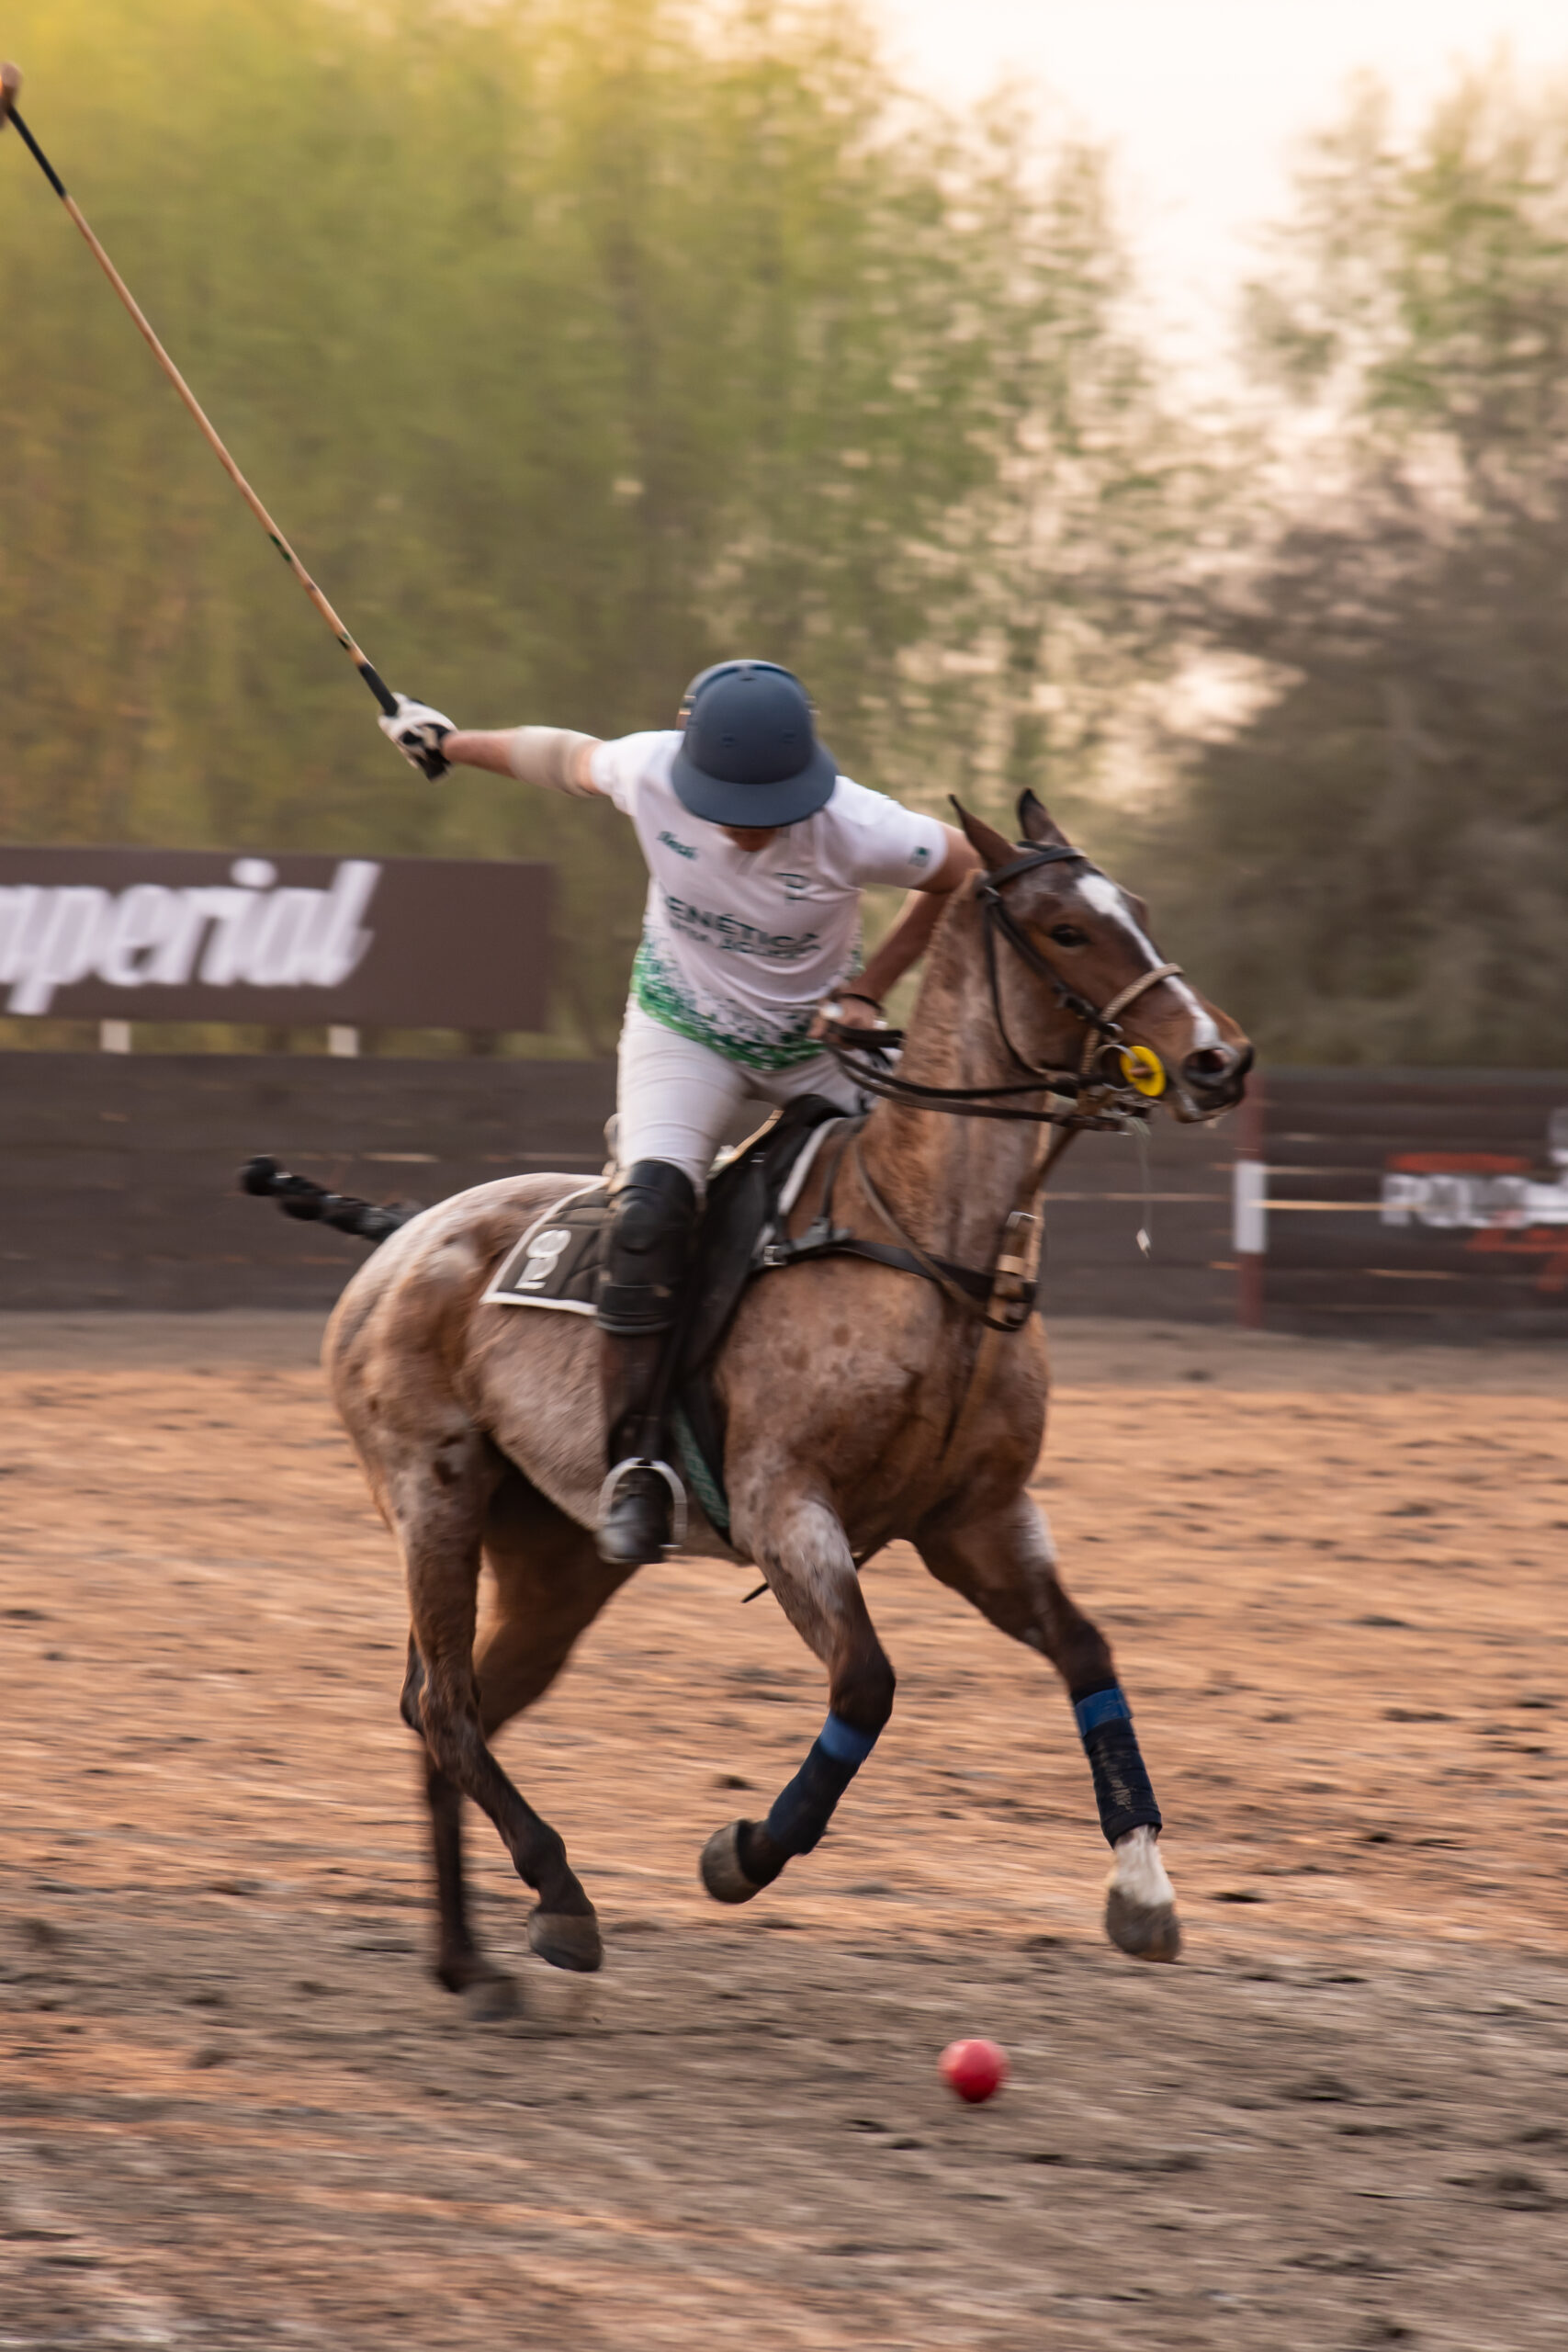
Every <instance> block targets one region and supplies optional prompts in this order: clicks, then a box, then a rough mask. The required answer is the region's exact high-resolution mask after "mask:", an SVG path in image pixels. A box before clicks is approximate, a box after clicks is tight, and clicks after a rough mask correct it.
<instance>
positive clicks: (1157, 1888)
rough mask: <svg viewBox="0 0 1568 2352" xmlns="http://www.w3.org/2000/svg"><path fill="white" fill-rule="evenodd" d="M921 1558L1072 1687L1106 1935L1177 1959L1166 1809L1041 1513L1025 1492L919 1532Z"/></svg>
mask: <svg viewBox="0 0 1568 2352" xmlns="http://www.w3.org/2000/svg"><path fill="white" fill-rule="evenodd" d="M919 1552H920V1556H921V1558H922V1559H923V1560H924V1561H925V1564H926V1566H928V1567H929V1568H930V1569H931V1574H932V1575H933V1576H936V1577H940V1578H941V1579H942V1583H943V1584H947V1585H952V1586H953V1589H954V1590H955V1591H957V1592H961V1593H963V1595H964V1599H965V1600H972V1601H973V1602H974V1604H975V1606H976V1609H978V1610H980V1611H982V1612H983V1613H984V1614H985V1615H986V1616H987V1617H988V1618H989V1619H990V1621H991V1623H992V1624H993V1625H999V1626H1000V1628H1001V1630H1002V1632H1003V1633H1004V1634H1011V1635H1012V1638H1013V1640H1014V1641H1016V1642H1026V1643H1027V1644H1028V1645H1029V1646H1030V1647H1031V1648H1032V1649H1036V1650H1039V1651H1040V1652H1041V1653H1042V1654H1043V1656H1044V1657H1048V1658H1049V1659H1050V1661H1051V1663H1052V1665H1053V1666H1054V1667H1055V1668H1056V1671H1057V1673H1058V1674H1059V1675H1060V1676H1061V1678H1062V1679H1063V1681H1064V1682H1065V1683H1066V1686H1067V1696H1068V1698H1069V1699H1070V1700H1071V1701H1072V1705H1073V1713H1074V1715H1075V1717H1076V1718H1077V1727H1078V1733H1079V1736H1080V1737H1081V1738H1082V1740H1083V1744H1084V1749H1085V1752H1086V1754H1087V1755H1088V1757H1089V1770H1090V1772H1091V1773H1092V1775H1093V1779H1094V1793H1095V1799H1096V1802H1097V1804H1099V1807H1100V1827H1101V1828H1102V1829H1103V1830H1104V1832H1105V1835H1106V1838H1108V1839H1109V1841H1110V1845H1111V1852H1112V1854H1113V1855H1114V1857H1115V1860H1114V1862H1113V1863H1112V1866H1111V1876H1110V1879H1109V1880H1108V1881H1107V1884H1106V1896H1105V1928H1106V1933H1107V1934H1108V1935H1109V1936H1110V1938H1111V1942H1112V1943H1113V1944H1118V1945H1120V1947H1121V1949H1122V1951H1125V1952H1131V1953H1133V1954H1134V1957H1135V1958H1137V1959H1139V1960H1174V1959H1175V1958H1176V1956H1177V1953H1178V1952H1179V1951H1180V1949H1181V1928H1180V1926H1179V1922H1178V1920H1177V1916H1176V1896H1175V1894H1174V1893H1173V1891H1172V1888H1171V1883H1170V1881H1169V1879H1168V1877H1167V1875H1166V1868H1165V1864H1164V1862H1163V1861H1162V1860H1161V1859H1160V1851H1159V1846H1158V1843H1157V1839H1158V1837H1159V1830H1160V1811H1159V1807H1158V1805H1157V1804H1156V1803H1155V1792H1154V1790H1153V1788H1152V1787H1151V1786H1150V1784H1149V1776H1148V1773H1147V1771H1146V1770H1145V1766H1144V1759H1143V1757H1142V1756H1141V1755H1140V1753H1139V1751H1138V1739H1137V1734H1136V1733H1135V1732H1134V1729H1133V1714H1132V1710H1131V1708H1130V1707H1129V1706H1128V1704H1127V1702H1126V1699H1125V1697H1124V1696H1123V1694H1122V1687H1121V1685H1120V1684H1119V1682H1118V1681H1117V1679H1116V1668H1115V1665H1114V1663H1113V1661H1112V1659H1111V1646H1110V1644H1109V1643H1108V1642H1107V1641H1106V1639H1105V1636H1104V1634H1102V1633H1101V1632H1100V1628H1099V1626H1098V1625H1096V1624H1094V1623H1092V1622H1091V1621H1090V1620H1089V1618H1088V1617H1086V1616H1085V1615H1084V1613H1083V1611H1082V1610H1081V1609H1078V1608H1077V1607H1075V1605H1074V1603H1073V1602H1072V1601H1071V1600H1069V1599H1068V1597H1067V1595H1066V1592H1065V1591H1064V1590H1063V1589H1062V1585H1061V1580H1060V1578H1059V1577H1057V1574H1056V1558H1055V1547H1054V1545H1053V1544H1052V1542H1051V1535H1050V1531H1049V1529H1048V1528H1047V1526H1046V1524H1045V1519H1044V1515H1043V1512H1042V1511H1041V1510H1039V1508H1038V1507H1037V1505H1036V1504H1035V1503H1033V1502H1032V1500H1031V1498H1030V1497H1029V1496H1028V1495H1027V1494H1020V1495H1018V1496H1016V1497H1015V1498H1013V1500H1012V1501H1011V1502H1010V1503H1008V1504H1007V1505H1006V1506H1005V1507H1004V1508H1003V1509H1002V1510H999V1511H996V1512H993V1513H992V1514H991V1515H990V1516H989V1517H987V1518H986V1519H983V1520H979V1521H970V1522H969V1524H967V1525H966V1526H964V1527H959V1528H949V1527H947V1526H945V1525H944V1526H942V1527H941V1528H940V1530H939V1531H936V1532H933V1531H929V1530H928V1531H922V1533H921V1536H920V1539H919Z"/></svg>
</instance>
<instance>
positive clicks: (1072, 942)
mask: <svg viewBox="0 0 1568 2352" xmlns="http://www.w3.org/2000/svg"><path fill="white" fill-rule="evenodd" d="M1051 936H1052V938H1053V939H1054V940H1055V943H1056V944H1057V946H1058V947H1087V946H1088V945H1089V933H1088V932H1087V931H1080V930H1079V929H1078V927H1077V923H1076V922H1058V923H1054V924H1053V925H1052V928H1051Z"/></svg>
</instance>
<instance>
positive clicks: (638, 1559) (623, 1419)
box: [598, 1159, 697, 1567]
mask: <svg viewBox="0 0 1568 2352" xmlns="http://www.w3.org/2000/svg"><path fill="white" fill-rule="evenodd" d="M612 1201H613V1210H612V1216H611V1223H610V1235H609V1245H608V1249H607V1250H606V1253H605V1265H604V1281H603V1283H602V1285H601V1288H600V1293H599V1328H600V1332H601V1335H602V1340H601V1344H602V1347H603V1354H602V1357H601V1364H602V1367H603V1377H604V1425H605V1430H606V1433H607V1436H608V1439H609V1464H608V1467H609V1473H610V1475H609V1476H608V1477H607V1478H606V1480H605V1482H604V1495H603V1498H602V1499H601V1502H600V1510H599V1528H598V1542H599V1556H600V1558H601V1559H603V1560H605V1561H607V1562H609V1563H610V1565H611V1566H615V1567H637V1566H641V1565H642V1563H643V1562H644V1561H647V1560H657V1559H658V1558H659V1557H660V1554H661V1553H662V1552H663V1551H664V1549H665V1546H666V1545H667V1544H669V1542H670V1540H671V1510H672V1507H673V1506H674V1505H675V1504H676V1503H680V1504H681V1505H682V1511H681V1516H682V1520H683V1519H684V1516H685V1513H684V1509H683V1506H684V1501H685V1497H684V1493H683V1490H682V1486H681V1482H680V1480H679V1478H677V1476H676V1475H675V1473H674V1472H673V1471H672V1470H671V1468H670V1467H669V1465H668V1464H667V1463H665V1462H664V1461H663V1460H662V1458H661V1449H662V1445H663V1419H664V1394H663V1390H664V1351H665V1349H666V1348H667V1347H669V1346H671V1344H673V1335H674V1333H675V1329H676V1326H677V1324H678V1322H679V1320H680V1314H681V1306H682V1293H683V1289H684V1284H685V1279H686V1270H687V1267H688V1265H689V1263H690V1261H691V1250H692V1239H693V1235H694V1231H695V1227H696V1222H697V1196H696V1193H695V1192H694V1189H693V1186H692V1182H691V1180H690V1178H689V1177H687V1176H685V1175H683V1174H682V1171H681V1170H680V1169H678V1168H673V1167H671V1165H670V1164H669V1163H668V1161H665V1160H661V1159H639V1160H637V1161H636V1162H635V1164H634V1165H633V1166H632V1167H630V1168H626V1169H623V1170H621V1171H620V1173H619V1174H618V1175H617V1176H616V1178H615V1185H614V1187H613V1192H612Z"/></svg>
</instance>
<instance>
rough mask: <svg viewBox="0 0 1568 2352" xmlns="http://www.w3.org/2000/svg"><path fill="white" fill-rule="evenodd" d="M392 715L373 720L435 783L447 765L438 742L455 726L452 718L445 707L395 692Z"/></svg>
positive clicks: (445, 770)
mask: <svg viewBox="0 0 1568 2352" xmlns="http://www.w3.org/2000/svg"><path fill="white" fill-rule="evenodd" d="M397 699H398V711H397V717H396V718H378V720H377V721H376V724H377V726H378V728H379V729H380V730H381V732H382V734H383V735H385V736H386V737H387V739H388V741H389V742H392V743H395V744H396V745H397V747H398V749H399V751H400V752H401V753H402V755H403V757H404V759H405V760H407V762H408V763H409V765H410V767H414V768H417V769H418V770H419V772H420V774H421V775H427V776H429V778H430V779H431V782H432V783H434V780H435V778H436V777H437V776H440V775H446V772H447V768H448V766H449V765H450V763H449V761H448V760H447V759H446V757H445V755H444V753H443V752H442V749H441V746H442V744H443V743H445V741H446V738H447V736H448V735H450V734H452V733H453V732H454V731H455V730H454V727H453V722H452V720H451V719H449V718H447V717H446V713H445V712H444V711H439V710H433V709H432V708H431V707H430V705H429V704H428V703H427V702H411V701H410V700H409V697H408V695H399V696H398V698H397Z"/></svg>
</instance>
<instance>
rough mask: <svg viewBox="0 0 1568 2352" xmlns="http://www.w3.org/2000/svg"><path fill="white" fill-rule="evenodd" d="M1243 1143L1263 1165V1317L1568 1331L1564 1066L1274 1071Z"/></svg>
mask: <svg viewBox="0 0 1568 2352" xmlns="http://www.w3.org/2000/svg"><path fill="white" fill-rule="evenodd" d="M1240 1140H1241V1144H1242V1148H1243V1150H1244V1152H1245V1151H1246V1150H1247V1148H1249V1147H1250V1148H1251V1149H1252V1150H1254V1151H1256V1152H1257V1154H1258V1158H1259V1159H1261V1160H1262V1161H1263V1162H1264V1163H1265V1164H1266V1169H1267V1174H1266V1176H1265V1178H1264V1179H1263V1183H1262V1188H1261V1190H1262V1193H1263V1199H1262V1200H1261V1201H1260V1203H1259V1208H1260V1212H1261V1223H1262V1226H1263V1232H1262V1236H1261V1238H1262V1239H1263V1240H1264V1242H1265V1244H1266V1246H1265V1248H1264V1250H1262V1252H1261V1253H1260V1255H1259V1256H1258V1259H1257V1261H1256V1265H1255V1272H1254V1275H1253V1281H1252V1283H1251V1285H1250V1287H1251V1290H1252V1295H1253V1297H1254V1300H1255V1310H1254V1315H1253V1317H1252V1319H1254V1320H1259V1321H1261V1322H1262V1323H1263V1324H1264V1325H1266V1326H1267V1327H1268V1328H1269V1329H1272V1330H1292V1331H1306V1332H1331V1331H1332V1332H1339V1333H1342V1334H1355V1335H1359V1336H1364V1337H1369V1338H1372V1337H1384V1338H1393V1337H1395V1336H1399V1337H1404V1338H1425V1339H1438V1340H1449V1339H1483V1338H1497V1339H1504V1338H1513V1339H1550V1338H1557V1339H1568V1072H1564V1071H1560V1070H1500V1071H1499V1070H1400V1069H1394V1070H1374V1069H1364V1070H1363V1069H1354V1070H1306V1069H1275V1070H1269V1071H1267V1072H1266V1073H1264V1075H1263V1077H1262V1079H1261V1080H1260V1082H1259V1085H1258V1088H1257V1090H1256V1091H1255V1092H1254V1094H1253V1097H1252V1100H1251V1102H1250V1103H1249V1104H1248V1112H1247V1117H1246V1118H1245V1119H1244V1121H1243V1123H1242V1125H1241V1127H1240ZM1554 1154H1555V1157H1554ZM1242 1189H1245V1184H1244V1185H1243V1187H1242Z"/></svg>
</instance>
